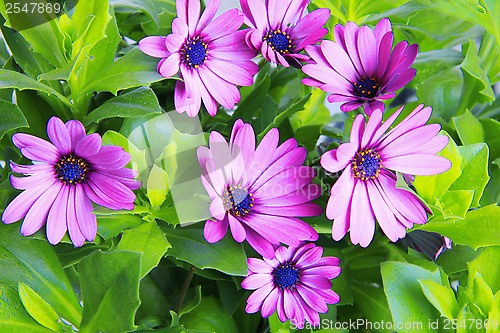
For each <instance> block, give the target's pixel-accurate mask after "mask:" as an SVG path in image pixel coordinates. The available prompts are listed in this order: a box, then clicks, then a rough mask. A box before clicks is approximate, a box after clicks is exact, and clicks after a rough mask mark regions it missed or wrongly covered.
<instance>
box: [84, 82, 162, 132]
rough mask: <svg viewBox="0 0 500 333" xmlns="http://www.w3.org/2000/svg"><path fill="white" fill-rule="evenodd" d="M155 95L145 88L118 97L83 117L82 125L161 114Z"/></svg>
mask: <svg viewBox="0 0 500 333" xmlns="http://www.w3.org/2000/svg"><path fill="white" fill-rule="evenodd" d="M162 111H163V110H162V108H161V107H160V105H159V104H158V98H157V97H156V95H155V93H154V92H153V91H152V90H151V89H150V88H147V87H140V88H137V89H135V90H132V91H129V92H127V93H124V94H121V95H118V96H117V97H114V98H112V99H110V100H108V101H106V102H104V104H102V105H101V106H99V107H98V108H97V109H95V110H94V111H92V112H91V113H90V114H89V115H88V116H87V117H85V120H84V124H86V125H88V124H90V123H93V122H99V121H101V120H103V119H107V118H114V117H121V118H125V117H141V116H147V115H154V114H160V113H162Z"/></svg>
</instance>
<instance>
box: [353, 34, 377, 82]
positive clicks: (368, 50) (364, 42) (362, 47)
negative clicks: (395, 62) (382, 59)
mask: <svg viewBox="0 0 500 333" xmlns="http://www.w3.org/2000/svg"><path fill="white" fill-rule="evenodd" d="M377 51H378V49H377V42H376V40H375V35H374V34H373V31H372V30H371V29H370V28H369V27H368V26H363V27H361V29H360V30H359V35H358V52H359V58H360V60H361V64H362V65H363V68H364V71H365V73H366V75H367V77H373V76H374V74H375V72H376V70H377V66H378V62H377Z"/></svg>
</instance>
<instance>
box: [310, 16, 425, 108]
mask: <svg viewBox="0 0 500 333" xmlns="http://www.w3.org/2000/svg"><path fill="white" fill-rule="evenodd" d="M334 35H335V42H332V41H327V40H325V41H323V42H322V43H321V46H309V47H306V51H307V53H309V55H310V57H311V59H312V60H314V62H316V63H315V64H308V65H305V66H304V67H302V70H303V71H304V73H306V74H307V75H309V76H310V77H311V78H304V79H302V83H304V84H306V85H309V86H314V87H319V88H321V89H322V90H324V91H326V92H330V93H332V94H331V95H329V96H328V101H329V102H330V103H333V102H343V104H342V105H341V106H340V109H341V110H342V111H344V112H348V111H351V110H354V109H356V108H358V107H360V106H362V105H364V110H365V112H366V114H367V115H371V114H372V112H373V110H375V109H381V110H384V103H383V102H382V101H383V100H387V99H391V98H394V96H395V93H394V92H395V91H396V90H399V89H400V88H402V87H404V86H405V85H406V84H407V83H408V82H410V81H411V80H412V79H413V78H414V77H415V74H416V70H415V69H414V68H410V66H411V65H412V64H413V61H414V60H415V57H416V56H417V45H416V44H412V45H409V46H408V43H407V42H406V41H402V42H399V43H398V44H397V45H396V46H395V47H394V49H393V50H392V51H391V48H392V42H393V39H394V34H393V32H392V27H391V22H390V21H389V20H388V19H382V20H380V22H379V23H378V24H377V26H376V27H375V29H374V30H372V29H370V28H369V27H367V26H362V27H359V26H357V25H356V23H354V22H347V24H346V26H345V27H344V26H342V25H340V24H338V25H337V26H335V31H334Z"/></svg>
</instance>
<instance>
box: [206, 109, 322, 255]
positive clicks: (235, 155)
mask: <svg viewBox="0 0 500 333" xmlns="http://www.w3.org/2000/svg"><path fill="white" fill-rule="evenodd" d="M278 140H279V132H278V130H277V129H276V128H274V129H272V130H270V131H269V132H268V133H267V134H266V135H265V136H264V138H262V141H261V142H260V144H259V145H258V147H255V135H254V131H253V128H252V126H251V125H250V124H244V123H243V121H241V120H240V119H239V120H238V121H237V122H236V123H235V124H234V127H233V131H232V134H231V139H230V142H229V144H228V143H227V142H226V140H225V139H224V138H223V137H222V135H221V134H219V133H218V132H212V133H210V148H207V147H199V148H198V161H199V163H200V166H201V168H202V172H203V174H202V176H201V180H202V182H203V185H204V187H205V189H206V190H207V192H208V194H209V197H210V201H211V204H210V212H211V214H212V216H213V217H214V220H208V221H207V222H206V223H205V231H204V234H205V239H206V240H207V241H209V242H211V243H214V242H218V241H219V240H221V239H222V238H223V237H224V235H225V234H226V233H227V230H228V228H230V229H231V234H232V236H233V238H234V239H235V240H236V241H237V242H242V241H244V240H245V239H246V240H247V241H248V243H249V244H250V245H251V246H252V247H253V248H254V249H255V250H256V251H257V252H259V254H261V255H262V256H264V257H266V258H272V257H273V256H274V247H273V245H276V246H277V245H280V243H284V244H287V245H291V246H297V245H298V244H299V243H300V242H301V241H306V240H316V239H317V238H318V234H317V233H316V231H315V230H314V228H312V227H311V226H310V225H309V224H307V223H305V222H304V221H302V220H300V219H298V218H297V217H304V216H317V215H320V214H321V212H322V209H321V208H320V207H319V206H318V205H316V204H314V203H311V202H310V201H311V200H314V199H316V198H317V197H319V196H320V195H321V187H320V186H319V185H317V184H314V183H311V181H312V179H313V178H314V176H315V171H314V169H313V168H311V167H308V166H303V165H302V164H303V163H304V161H305V159H306V154H307V151H306V150H305V149H304V148H302V147H297V141H296V140H295V139H288V140H287V141H285V142H284V143H282V144H281V145H279V146H278Z"/></svg>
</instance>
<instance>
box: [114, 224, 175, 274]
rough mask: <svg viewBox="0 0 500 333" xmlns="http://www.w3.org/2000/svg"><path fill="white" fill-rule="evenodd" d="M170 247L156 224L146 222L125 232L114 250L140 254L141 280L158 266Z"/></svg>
mask: <svg viewBox="0 0 500 333" xmlns="http://www.w3.org/2000/svg"><path fill="white" fill-rule="evenodd" d="M171 247H172V246H171V245H170V243H169V242H168V241H167V240H166V238H165V234H164V233H163V232H162V231H161V230H160V228H158V226H157V225H156V223H155V222H146V223H143V224H141V225H140V226H138V227H135V228H133V229H129V230H127V231H125V232H124V233H123V235H122V238H121V240H120V243H118V246H117V248H116V249H117V250H128V251H134V252H140V253H142V261H141V278H143V277H145V276H146V274H148V273H149V272H150V271H151V270H152V269H153V268H155V267H156V266H158V263H159V262H160V260H161V258H163V255H164V254H165V252H167V250H168V249H169V248H171Z"/></svg>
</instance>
